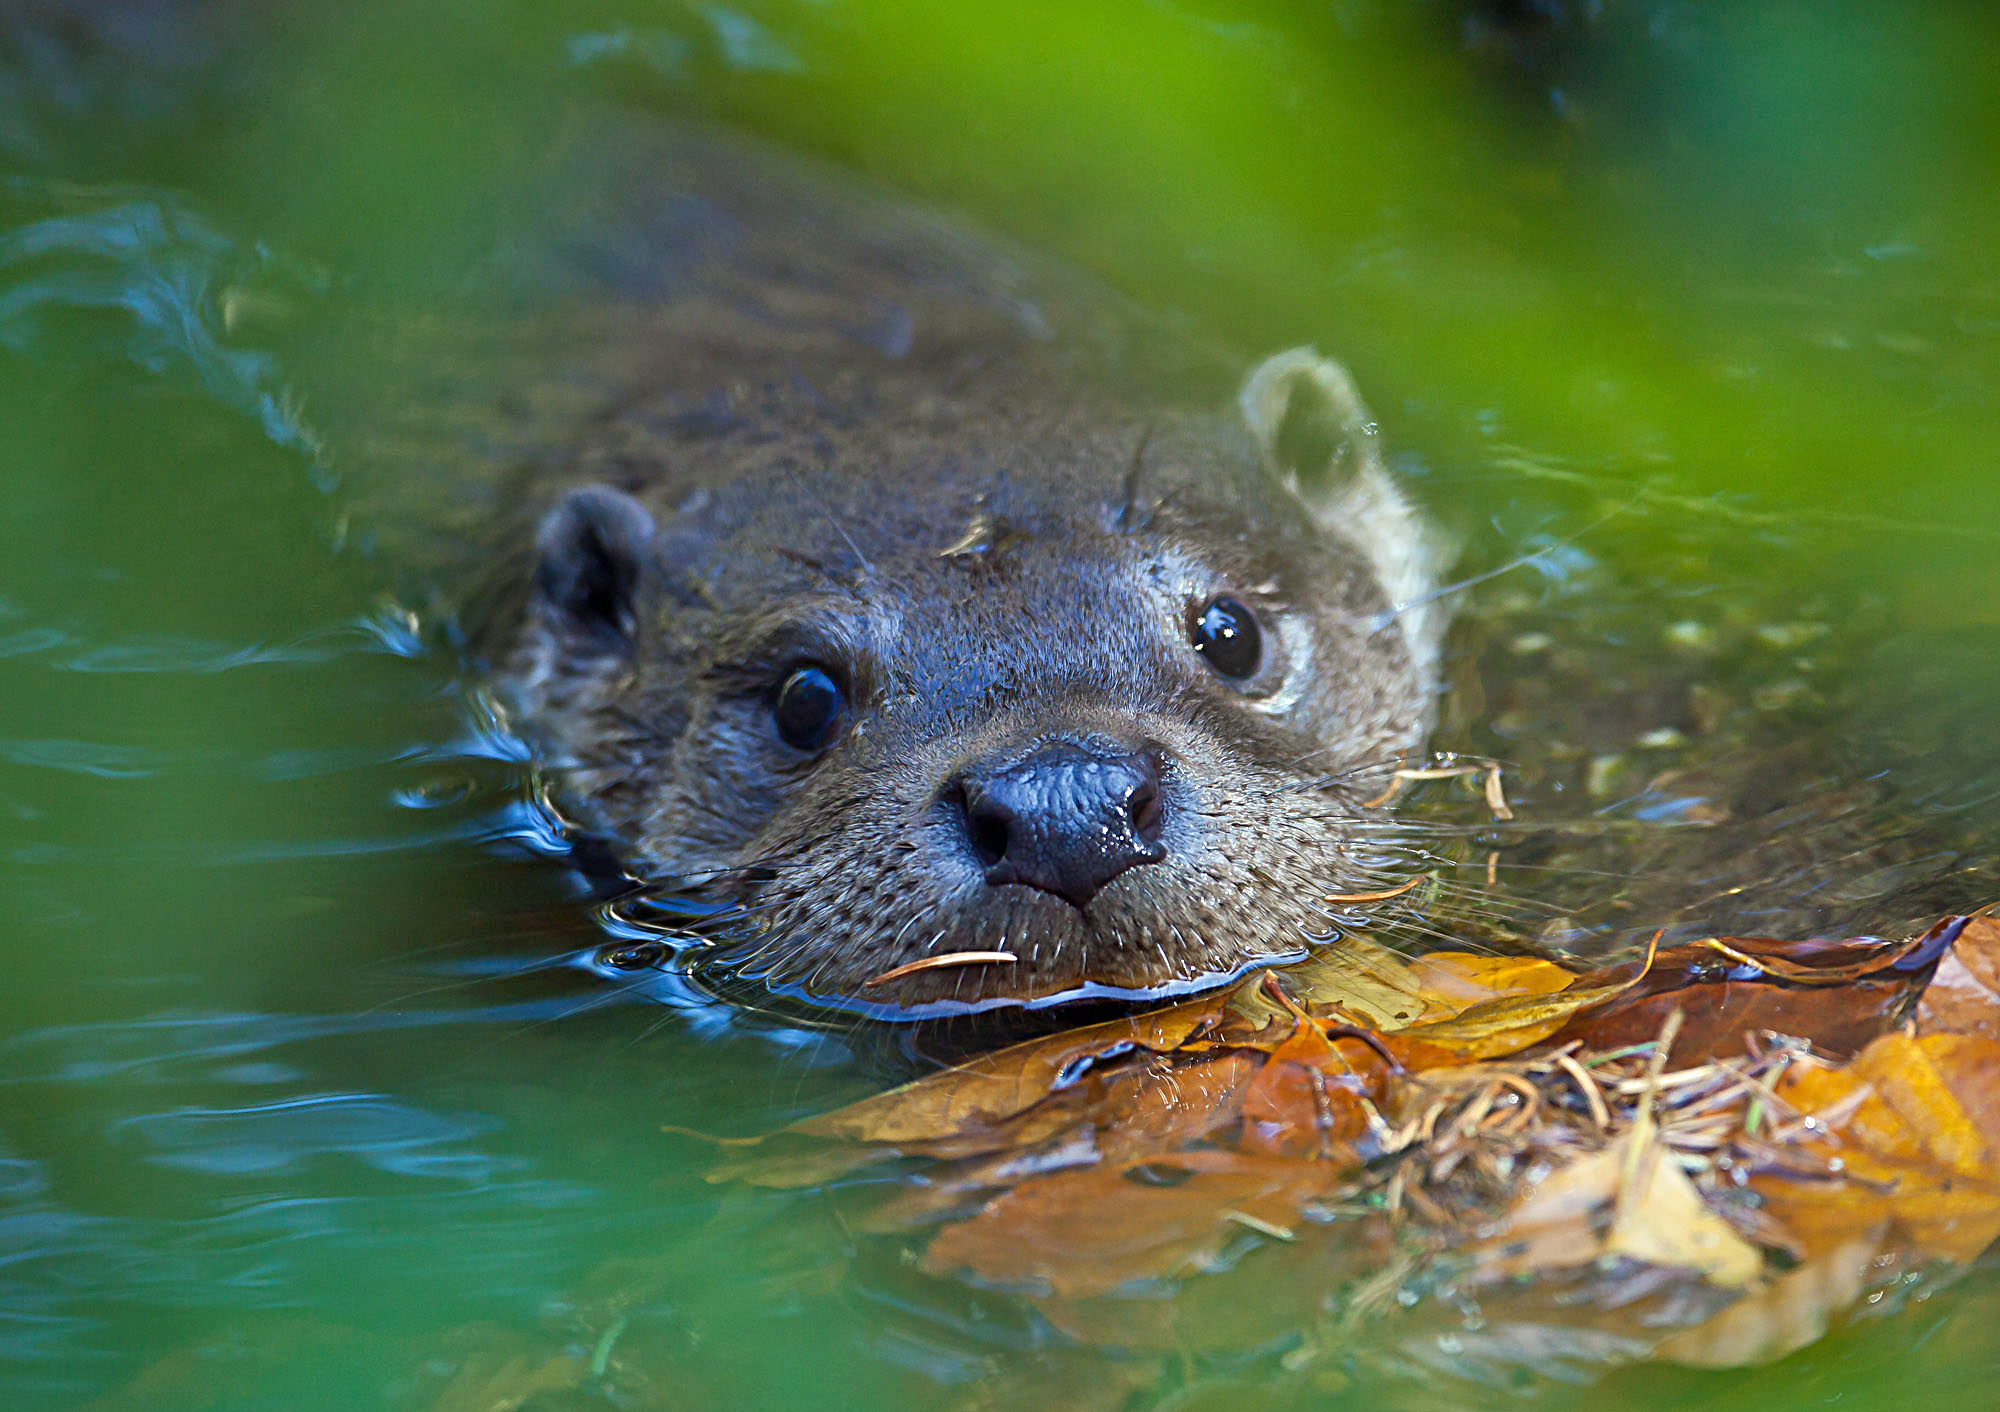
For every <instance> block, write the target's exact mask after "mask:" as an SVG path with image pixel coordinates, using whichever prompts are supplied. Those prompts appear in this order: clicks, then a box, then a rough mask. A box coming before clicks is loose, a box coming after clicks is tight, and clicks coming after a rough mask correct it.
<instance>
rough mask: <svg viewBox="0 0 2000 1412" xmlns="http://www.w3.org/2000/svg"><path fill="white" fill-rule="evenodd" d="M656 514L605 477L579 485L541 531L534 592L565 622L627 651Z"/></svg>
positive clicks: (602, 642)
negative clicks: (601, 481) (605, 481)
mask: <svg viewBox="0 0 2000 1412" xmlns="http://www.w3.org/2000/svg"><path fill="white" fill-rule="evenodd" d="M652 542H653V517H652V516H651V515H650V514H648V513H647V511H646V507H645V506H643V505H641V504H640V503H639V502H638V501H636V500H634V499H633V498H632V497H631V496H629V495H626V494H625V493H623V492H622V491H617V490H613V489H611V487H609V486H605V485H588V486H585V487H583V488H582V489H581V490H572V491H571V492H569V494H567V495H565V496H564V497H563V498H562V500H561V501H560V502H559V503H558V504H557V505H556V507H555V508H554V509H553V510H551V511H549V513H548V514H547V515H546V516H544V517H543V519H542V526H541V529H540V531H539V532H538V533H537V534H536V536H535V548H536V551H537V553H538V554H539V556H540V564H539V566H538V567H537V569H536V571H535V594H536V597H537V598H538V599H539V601H540V602H541V605H542V607H543V610H544V611H545V612H546V613H547V614H548V615H549V617H550V618H551V619H552V620H553V621H554V623H555V624H556V625H557V627H558V628H560V629H561V630H564V631H566V632H569V633H572V634H575V635H577V636H579V637H581V638H583V639H585V640H586V641H589V642H591V643H593V644H596V645H599V646H601V647H603V648H605V649H607V650H611V651H619V652H622V651H624V650H625V649H627V648H629V647H630V646H631V644H632V636H633V633H634V632H635V631H636V629H637V614H636V608H637V603H638V593H639V578H640V573H641V571H642V570H643V568H644V567H645V563H646V555H647V550H648V549H649V548H650V546H651V545H652Z"/></svg>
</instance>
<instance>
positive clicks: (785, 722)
mask: <svg viewBox="0 0 2000 1412" xmlns="http://www.w3.org/2000/svg"><path fill="white" fill-rule="evenodd" d="M846 708H847V696H846V694H845V693H844V692H842V691H841V689H840V683H839V682H837V681H835V680H834V679H833V677H832V676H831V675H829V674H828V673H827V671H826V670H825V669H824V668H822V667H800V668H799V669H798V670H796V671H794V672H793V673H792V674H791V675H790V676H788V677H786V678H785V681H784V684H783V685H782V686H780V687H779V688H778V696H777V699H776V700H775V701H774V702H773V703H772V706H771V714H772V716H773V717H774V718H775V719H776V721H777V725H778V739H780V740H782V741H784V742H785V744H787V745H789V746H791V747H792V749H794V750H803V751H805V752H806V753H807V754H809V755H816V754H818V753H819V752H820V751H822V750H824V749H826V747H827V746H829V745H831V744H832V743H833V737H834V733H835V732H837V731H838V730H839V729H840V717H841V714H842V712H844V711H845V710H846Z"/></svg>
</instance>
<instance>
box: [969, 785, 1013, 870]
mask: <svg viewBox="0 0 2000 1412" xmlns="http://www.w3.org/2000/svg"><path fill="white" fill-rule="evenodd" d="M959 803H960V807H961V808H963V809H964V811H965V836H966V839H967V841H968V842H970V843H971V845H972V853H973V856H974V857H976V858H977V859H978V860H979V866H980V867H982V868H988V869H990V868H994V867H997V866H999V864H1000V860H1001V859H1003V858H1005V857H1006V856H1007V845H1008V843H1009V842H1010V841H1011V839H1012V837H1013V832H1014V811H1013V810H1012V809H1010V808H1008V807H1007V806H1006V805H1005V804H1003V803H1001V802H1000V801H999V800H997V799H995V798H993V796H992V795H990V794H986V793H984V792H982V791H980V790H976V789H973V790H963V789H962V790H960V792H959Z"/></svg>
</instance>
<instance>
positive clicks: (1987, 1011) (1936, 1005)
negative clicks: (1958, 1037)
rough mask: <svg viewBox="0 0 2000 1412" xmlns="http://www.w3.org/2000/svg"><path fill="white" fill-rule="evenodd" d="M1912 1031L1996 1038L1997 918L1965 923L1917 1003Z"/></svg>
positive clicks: (1999, 988) (1999, 998) (1999, 1026)
mask: <svg viewBox="0 0 2000 1412" xmlns="http://www.w3.org/2000/svg"><path fill="white" fill-rule="evenodd" d="M1917 1030H1918V1032H1919V1033H1921V1034H1935V1033H1940V1032H1953V1033H1958V1034H1975V1035H1984V1036H1986V1037H1987V1038H1989V1039H2000V917H1974V918H1972V919H1971V920H1970V921H1969V922H1967V923H1966V926H1965V930H1964V931H1963V932H1962V933H1960V935H1959V938H1958V940H1957V941H1956V942H1955V943H1954V944H1953V945H1952V948H1951V954H1950V955H1949V956H1947V957H1945V958H1944V960H1943V961H1941V962H1939V963H1938V968H1937V974H1936V975H1935V976H1933V977H1931V983H1930V987H1929V988H1928V989H1927V990H1925V991H1924V998H1923V1001H1922V1003H1921V1004H1919V1005H1918V1006H1917Z"/></svg>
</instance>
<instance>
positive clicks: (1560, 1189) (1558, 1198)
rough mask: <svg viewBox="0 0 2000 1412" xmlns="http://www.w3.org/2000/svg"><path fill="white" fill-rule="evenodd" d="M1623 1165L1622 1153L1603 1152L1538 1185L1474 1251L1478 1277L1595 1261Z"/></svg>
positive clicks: (1614, 1150)
mask: <svg viewBox="0 0 2000 1412" xmlns="http://www.w3.org/2000/svg"><path fill="white" fill-rule="evenodd" d="M1624 1167H1625V1160H1624V1153H1623V1150H1622V1149H1620V1148H1617V1147H1606V1148H1600V1149H1599V1150H1597V1151H1595V1152H1590V1153H1586V1154H1584V1155H1583V1156H1581V1157H1578V1158H1577V1159H1576V1160H1575V1161H1573V1162H1568V1163H1565V1164H1564V1165H1563V1166H1561V1167H1558V1168H1557V1169H1556V1170H1555V1171H1553V1172H1551V1173H1550V1174H1549V1175H1548V1176H1546V1177H1543V1178H1542V1179H1541V1180H1540V1181H1538V1182H1536V1183H1535V1185H1534V1186H1533V1187H1532V1188H1530V1190H1529V1191H1528V1193H1527V1195H1525V1196H1524V1197H1522V1198H1521V1199H1520V1200H1519V1201H1517V1202H1516V1203H1515V1204H1514V1206H1513V1208H1512V1209H1511V1210H1509V1211H1508V1212H1507V1214H1506V1215H1505V1216H1503V1217H1501V1219H1500V1222H1499V1223H1498V1226H1497V1228H1492V1229H1489V1230H1488V1231H1487V1232H1485V1234H1484V1238H1483V1239H1482V1240H1480V1242H1479V1243H1478V1244H1477V1245H1474V1246H1473V1247H1472V1249H1471V1252H1470V1253H1471V1255H1472V1257H1473V1262H1474V1264H1473V1268H1474V1270H1475V1272H1476V1273H1477V1276H1478V1278H1479V1279H1480V1280H1482V1281H1497V1280H1508V1279H1514V1278H1517V1277H1519V1276H1522V1275H1533V1274H1540V1273H1541V1272H1542V1271H1544V1270H1553V1269H1559V1268H1562V1267H1564V1266H1568V1265H1579V1264H1588V1263H1589V1262H1590V1261H1592V1260H1595V1259H1596V1258H1597V1256H1598V1254H1599V1253H1600V1252H1601V1251H1602V1250H1603V1246H1604V1240H1603V1230H1604V1227H1605V1225H1606V1223H1607V1221H1608V1219H1609V1215H1610V1211H1611V1207H1612V1203H1613V1202H1615V1201H1616V1200H1617V1199H1618V1181H1619V1178H1620V1176H1621V1175H1622V1174H1623V1172H1624Z"/></svg>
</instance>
